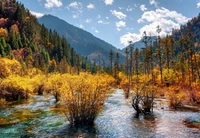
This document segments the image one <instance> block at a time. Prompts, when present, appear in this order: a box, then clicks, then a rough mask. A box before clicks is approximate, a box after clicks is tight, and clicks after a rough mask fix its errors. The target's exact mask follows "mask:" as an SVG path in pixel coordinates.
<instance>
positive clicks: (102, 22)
mask: <svg viewBox="0 0 200 138" xmlns="http://www.w3.org/2000/svg"><path fill="white" fill-rule="evenodd" d="M98 23H99V24H110V23H109V22H104V21H102V20H99V21H98Z"/></svg>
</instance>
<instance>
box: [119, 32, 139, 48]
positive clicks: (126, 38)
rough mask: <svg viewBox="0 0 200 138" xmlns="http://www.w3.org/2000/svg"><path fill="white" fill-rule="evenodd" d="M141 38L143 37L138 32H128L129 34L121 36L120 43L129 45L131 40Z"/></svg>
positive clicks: (134, 40)
mask: <svg viewBox="0 0 200 138" xmlns="http://www.w3.org/2000/svg"><path fill="white" fill-rule="evenodd" d="M140 39H141V37H140V36H139V35H138V34H135V33H130V32H128V33H127V34H125V35H123V36H121V37H120V43H121V44H123V45H124V46H127V45H129V42H130V41H132V42H136V41H139V40H140Z"/></svg>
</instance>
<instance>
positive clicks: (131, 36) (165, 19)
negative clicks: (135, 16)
mask: <svg viewBox="0 0 200 138" xmlns="http://www.w3.org/2000/svg"><path fill="white" fill-rule="evenodd" d="M188 20H190V18H187V17H185V16H183V15H182V14H180V13H177V12H176V11H169V10H168V9H166V8H163V7H162V8H160V9H156V10H155V11H146V12H144V13H143V15H142V16H141V18H140V19H139V20H138V23H145V24H146V25H144V26H143V27H142V28H141V29H140V30H139V32H138V33H130V32H129V33H127V34H125V35H123V36H121V37H120V43H121V44H123V45H125V46H127V45H128V41H132V42H136V41H138V40H140V39H141V38H142V35H143V32H144V31H146V32H147V35H151V36H155V35H157V32H156V27H157V26H158V25H159V26H160V27H161V29H162V30H161V33H160V35H161V37H164V36H166V35H167V34H169V33H171V31H172V29H173V28H180V24H185V23H187V21H188Z"/></svg>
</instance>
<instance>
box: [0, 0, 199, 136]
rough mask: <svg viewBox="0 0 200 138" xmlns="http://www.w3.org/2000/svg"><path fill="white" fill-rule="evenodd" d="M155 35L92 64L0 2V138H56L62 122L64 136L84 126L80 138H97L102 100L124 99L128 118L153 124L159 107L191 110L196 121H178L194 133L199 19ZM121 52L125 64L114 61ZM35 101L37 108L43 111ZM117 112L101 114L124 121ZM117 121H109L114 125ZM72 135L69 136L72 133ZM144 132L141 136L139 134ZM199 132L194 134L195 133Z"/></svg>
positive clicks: (16, 7)
mask: <svg viewBox="0 0 200 138" xmlns="http://www.w3.org/2000/svg"><path fill="white" fill-rule="evenodd" d="M155 30H156V32H157V36H149V35H148V34H147V33H146V31H145V32H144V33H143V39H142V41H143V43H144V46H145V47H144V48H142V49H138V48H134V43H132V42H131V41H130V42H129V44H130V45H129V47H128V48H126V49H125V52H124V53H119V52H115V51H112V50H110V53H109V55H108V56H109V62H108V63H106V62H105V61H104V60H102V59H101V56H100V55H98V60H91V59H89V58H88V57H86V56H81V55H80V54H78V53H76V51H75V50H74V49H73V48H71V46H70V44H69V43H68V41H67V40H66V39H65V38H64V37H63V36H59V34H58V33H57V32H56V31H55V30H48V29H47V28H46V27H45V26H44V25H43V24H39V23H38V21H37V18H36V17H35V16H33V15H32V14H31V13H30V12H29V10H28V9H26V8H25V7H24V5H23V4H21V3H19V2H17V1H16V0H1V1H0V122H1V123H0V134H2V135H3V136H4V137H9V136H10V137H23V136H24V137H39V136H42V137H51V136H57V135H58V133H55V135H54V134H52V133H51V132H54V131H56V130H55V129H58V128H60V127H61V126H62V125H66V124H65V122H67V123H68V124H67V126H70V127H69V128H68V129H67V130H66V131H65V132H66V133H69V134H66V133H65V134H64V136H69V137H78V136H81V135H82V134H81V135H78V133H82V129H81V130H79V128H83V127H85V126H90V129H89V132H87V131H85V128H84V130H83V131H84V132H83V134H84V133H85V132H87V133H88V135H83V137H87V136H88V137H90V136H91V137H92V136H96V135H97V133H100V132H96V131H97V130H96V128H95V132H93V129H94V127H91V126H94V125H95V124H99V122H97V123H95V120H98V116H99V114H100V115H101V114H103V113H104V110H105V107H110V106H111V105H109V104H110V103H109V102H107V100H108V101H109V99H110V102H116V101H117V102H119V103H121V102H122V101H125V102H127V101H129V103H131V104H130V105H129V106H130V107H131V111H133V112H129V113H127V114H130V113H131V114H134V118H139V119H141V116H142V117H144V118H143V119H144V120H145V117H146V116H147V118H148V116H150V118H151V119H152V118H154V119H155V118H156V117H155V116H156V115H154V112H156V111H157V110H158V108H159V110H158V112H160V110H161V109H163V110H165V108H166V109H168V110H167V113H166V114H169V113H168V112H170V111H172V112H173V113H174V112H176V111H177V113H180V114H181V115H184V113H185V112H186V113H187V115H188V114H189V113H190V112H191V115H193V116H194V118H195V119H194V118H192V119H186V120H183V122H184V123H185V126H188V128H192V129H194V131H199V129H200V118H199V111H200V14H199V15H198V16H197V17H194V18H193V19H191V20H190V21H188V23H187V24H185V25H181V27H180V29H173V30H172V32H171V34H170V35H167V36H166V37H161V36H160V32H161V30H162V28H160V26H157V28H155ZM147 31H148V30H147ZM120 55H123V56H124V57H123V58H124V59H125V62H122V61H120V58H122V57H120ZM117 94H118V95H117ZM112 96H113V97H114V98H115V99H114V98H113V99H112ZM117 96H119V97H117ZM160 99H161V100H160ZM52 100H53V104H51V101H52ZM115 100H116V101H115ZM165 100H167V102H166V101H165ZM165 102H166V103H165ZM45 103H46V104H45ZM47 103H48V105H47ZM37 104H43V106H44V108H40V107H42V106H39V105H37ZM158 105H160V106H161V107H157V106H158ZM165 106H166V107H165ZM25 107H27V108H28V109H27V108H25ZM119 108H120V110H125V109H126V108H125V107H123V108H122V107H121V106H116V107H112V109H111V111H110V110H109V111H110V112H109V113H107V112H106V111H107V110H108V109H107V110H106V111H105V114H106V115H107V116H109V115H111V114H112V113H116V114H115V115H113V116H116V117H118V118H123V116H120V113H119V112H117V111H116V110H117V109H119ZM154 108H155V109H154ZM160 108H161V109H160ZM6 109H7V110H6ZM115 109H116V110H115ZM127 110H128V111H130V109H126V110H125V111H127ZM102 111H103V113H102ZM188 112H189V113H188ZM170 113H171V112H170ZM173 113H171V114H173ZM163 114H164V113H163ZM61 115H62V116H61ZM189 115H190V114H189ZM63 116H64V117H63ZM171 116H172V115H171ZM171 116H170V117H171ZM45 117H46V120H44V118H45ZM50 117H54V118H53V120H54V121H55V120H56V118H59V117H60V120H59V121H57V122H53V123H52V124H50V125H49V126H44V125H45V124H48V121H49V122H51V121H52V120H51V119H50ZM103 117H104V116H103ZM35 118H40V121H39V123H37V121H30V120H34V119H35ZM100 119H102V118H101V117H100ZM151 119H150V123H152V122H151V121H152V120H151ZM116 120H117V119H116ZM116 120H114V121H113V122H112V123H114V124H115V125H116V126H118V125H119V122H118V123H115V121H116ZM147 120H148V119H147ZM42 121H43V122H42ZM45 121H46V122H45ZM61 121H63V122H61ZM107 121H108V122H109V118H108V120H107ZM107 121H106V120H104V123H105V122H107ZM148 121H149V120H148ZM21 122H23V123H22V124H20V123H21ZM112 123H111V124H112ZM135 123H138V122H135ZM41 124H42V125H41ZM138 125H139V124H138ZM140 125H141V124H140ZM145 125H147V126H148V125H149V124H145ZM180 125H182V124H180ZM42 126H43V127H42ZM99 126H101V125H99ZM12 127H18V128H20V131H23V132H22V133H23V135H22V134H21V133H20V134H19V133H16V132H17V130H13V131H14V132H15V131H16V132H15V133H14V132H11V128H12ZM40 127H41V128H40ZM71 127H72V128H71ZM73 127H77V128H78V129H77V130H74V129H73ZM148 128H150V127H149V126H148ZM8 129H9V132H8ZM21 129H22V130H21ZM37 129H40V130H37ZM87 129H88V128H87ZM164 129H166V128H164ZM105 130H106V129H105ZM71 131H73V132H74V131H75V132H74V133H75V135H73V134H71V133H70V132H71ZM80 131H81V132H80ZM90 131H92V132H90ZM4 132H5V133H4ZM56 132H57V131H56ZM188 133H189V132H188ZM100 134H101V133H100ZM109 134H110V133H109ZM148 134H149V133H147V135H146V132H145V134H144V135H143V136H148ZM141 135H142V134H141ZM198 135H200V133H198V132H197V133H195V135H193V136H194V137H195V136H198ZM58 136H62V135H58ZM109 136H110V135H109ZM153 136H155V135H153ZM156 136H163V135H156ZM164 136H166V135H164ZM171 136H173V135H171ZM179 136H183V135H179ZM184 136H185V135H184ZM186 136H188V135H186ZM112 137H114V134H113V135H112ZM136 137H137V135H136Z"/></svg>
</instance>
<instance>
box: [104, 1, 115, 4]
mask: <svg viewBox="0 0 200 138" xmlns="http://www.w3.org/2000/svg"><path fill="white" fill-rule="evenodd" d="M104 3H105V4H106V5H112V4H113V3H114V0H105V1H104Z"/></svg>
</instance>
